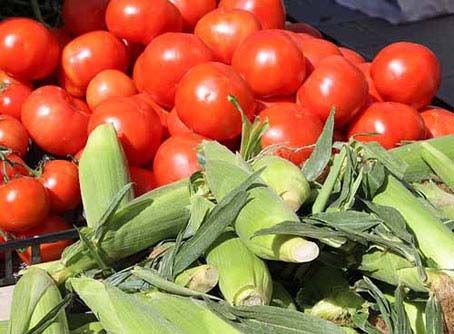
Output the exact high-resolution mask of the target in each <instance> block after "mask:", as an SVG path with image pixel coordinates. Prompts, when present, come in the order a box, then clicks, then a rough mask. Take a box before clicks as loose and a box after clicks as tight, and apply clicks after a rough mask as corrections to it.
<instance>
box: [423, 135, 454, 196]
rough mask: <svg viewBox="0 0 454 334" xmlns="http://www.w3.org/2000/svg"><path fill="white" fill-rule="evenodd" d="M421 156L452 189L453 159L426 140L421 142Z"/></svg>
mask: <svg viewBox="0 0 454 334" xmlns="http://www.w3.org/2000/svg"><path fill="white" fill-rule="evenodd" d="M421 148H422V150H421V156H422V158H423V159H424V161H425V162H426V163H427V164H428V165H429V166H430V168H432V170H433V171H434V172H435V174H436V175H437V176H438V177H439V178H440V179H441V180H442V181H443V183H444V184H446V185H447V186H448V187H449V189H451V191H454V161H453V160H451V159H450V158H449V157H448V156H446V155H445V154H444V153H443V152H441V151H439V150H437V149H436V148H435V147H433V146H432V145H430V144H429V143H427V142H421Z"/></svg>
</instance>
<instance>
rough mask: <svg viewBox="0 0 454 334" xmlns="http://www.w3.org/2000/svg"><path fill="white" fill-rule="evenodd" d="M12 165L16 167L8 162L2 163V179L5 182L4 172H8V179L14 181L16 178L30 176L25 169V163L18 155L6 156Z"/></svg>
mask: <svg viewBox="0 0 454 334" xmlns="http://www.w3.org/2000/svg"><path fill="white" fill-rule="evenodd" d="M6 159H8V160H9V161H10V162H11V163H13V164H14V167H13V166H11V165H10V164H9V163H7V162H3V161H0V177H1V180H2V181H3V180H4V179H5V174H4V170H6V178H7V179H13V178H16V177H21V176H23V175H28V171H27V169H26V168H25V166H26V165H25V162H24V160H22V159H21V157H19V156H18V155H16V154H14V153H11V154H8V155H7V156H6Z"/></svg>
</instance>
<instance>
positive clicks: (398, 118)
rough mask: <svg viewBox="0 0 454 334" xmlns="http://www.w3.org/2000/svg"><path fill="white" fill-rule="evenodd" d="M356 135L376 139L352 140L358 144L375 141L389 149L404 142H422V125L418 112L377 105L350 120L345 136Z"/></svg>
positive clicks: (391, 104)
mask: <svg viewBox="0 0 454 334" xmlns="http://www.w3.org/2000/svg"><path fill="white" fill-rule="evenodd" d="M357 133H371V134H372V133H376V135H363V136H355V138H356V139H357V140H359V141H364V142H369V141H375V142H378V143H380V144H381V145H382V146H383V147H384V148H386V149H390V148H393V147H395V146H397V145H398V144H399V143H401V142H403V141H410V140H419V139H422V138H424V121H423V119H422V117H421V115H420V114H419V113H418V111H417V110H416V109H414V108H412V107H410V106H408V105H406V104H402V103H397V102H376V103H373V104H372V105H370V106H369V107H368V108H367V109H365V110H364V111H363V112H362V113H361V114H359V115H358V117H357V118H355V119H354V120H353V122H352V123H351V125H350V128H349V130H348V136H349V137H352V136H353V135H355V134H357Z"/></svg>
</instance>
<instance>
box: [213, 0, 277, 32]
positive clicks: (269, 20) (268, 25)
mask: <svg viewBox="0 0 454 334" xmlns="http://www.w3.org/2000/svg"><path fill="white" fill-rule="evenodd" d="M219 8H222V9H243V10H247V11H249V12H251V13H252V14H254V15H255V16H256V17H257V18H258V20H259V21H260V24H261V25H262V27H263V29H283V28H284V25H285V7H284V3H283V2H282V0H221V1H220V2H219Z"/></svg>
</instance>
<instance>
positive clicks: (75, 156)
mask: <svg viewBox="0 0 454 334" xmlns="http://www.w3.org/2000/svg"><path fill="white" fill-rule="evenodd" d="M82 153H84V149H83V148H82V149H80V150H79V151H78V152H77V153H76V154H75V155H74V159H76V161H80V157H81V156H82Z"/></svg>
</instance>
